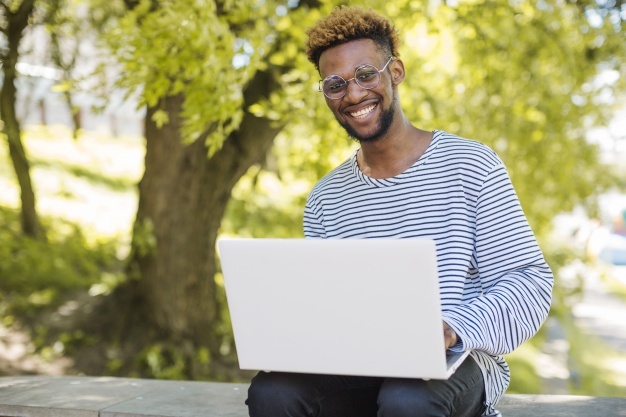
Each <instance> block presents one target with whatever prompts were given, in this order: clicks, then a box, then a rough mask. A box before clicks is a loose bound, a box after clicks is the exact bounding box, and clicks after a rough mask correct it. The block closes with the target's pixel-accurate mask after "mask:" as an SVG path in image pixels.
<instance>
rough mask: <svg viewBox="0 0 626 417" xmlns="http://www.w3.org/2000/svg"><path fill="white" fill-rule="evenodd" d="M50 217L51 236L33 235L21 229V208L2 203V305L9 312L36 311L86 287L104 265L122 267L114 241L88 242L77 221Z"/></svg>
mask: <svg viewBox="0 0 626 417" xmlns="http://www.w3.org/2000/svg"><path fill="white" fill-rule="evenodd" d="M53 220H54V221H53ZM47 222H48V223H49V224H48V226H47V227H48V233H49V235H48V241H47V242H42V241H40V240H36V239H32V238H30V237H26V236H23V235H22V234H21V233H20V230H19V219H18V215H17V213H16V212H15V211H14V210H11V209H8V208H4V207H0V276H1V277H2V280H0V295H2V302H0V309H2V311H4V313H5V314H6V315H13V314H16V315H20V316H24V315H30V314H33V313H36V312H37V311H38V310H40V309H41V308H44V307H48V306H51V305H54V304H56V303H57V302H58V301H60V299H61V297H62V296H63V294H65V293H67V292H68V291H72V290H79V289H80V290H86V289H88V288H89V287H90V286H91V285H93V284H95V283H97V282H99V280H100V278H101V273H102V271H106V270H114V269H115V268H119V260H118V259H117V258H116V256H115V252H116V248H115V242H112V241H108V242H105V241H102V242H96V243H92V244H90V243H88V242H87V241H86V239H85V237H84V236H83V234H82V232H81V231H80V229H79V228H78V227H77V226H76V225H74V224H71V223H69V222H66V221H63V220H61V219H47Z"/></svg>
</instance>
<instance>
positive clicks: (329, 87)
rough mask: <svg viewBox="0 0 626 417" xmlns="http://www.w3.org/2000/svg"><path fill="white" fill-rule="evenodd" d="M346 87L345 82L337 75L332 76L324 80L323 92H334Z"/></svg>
mask: <svg viewBox="0 0 626 417" xmlns="http://www.w3.org/2000/svg"><path fill="white" fill-rule="evenodd" d="M345 86H346V80H344V79H343V78H341V77H340V76H338V75H333V76H330V77H328V78H326V79H325V80H324V90H326V91H336V90H340V89H342V88H344V87H345Z"/></svg>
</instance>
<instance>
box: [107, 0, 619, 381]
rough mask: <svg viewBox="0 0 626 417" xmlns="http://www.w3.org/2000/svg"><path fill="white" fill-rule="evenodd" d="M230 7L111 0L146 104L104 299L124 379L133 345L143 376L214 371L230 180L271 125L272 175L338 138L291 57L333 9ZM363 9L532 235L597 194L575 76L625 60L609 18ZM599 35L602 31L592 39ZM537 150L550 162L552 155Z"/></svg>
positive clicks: (324, 151) (425, 114) (524, 5)
mask: <svg viewBox="0 0 626 417" xmlns="http://www.w3.org/2000/svg"><path fill="white" fill-rule="evenodd" d="M235 3H236V4H235ZM235 3H227V2H224V3H222V2H212V1H209V2H201V1H199V0H179V1H177V2H172V3H170V2H164V1H163V2H159V1H130V0H129V1H127V2H126V3H125V5H124V6H123V7H122V5H118V4H116V3H115V4H110V5H109V6H110V7H113V9H114V10H118V12H119V18H118V19H114V20H111V21H110V22H109V23H108V26H107V27H106V29H105V30H104V31H103V33H106V36H105V40H106V41H107V44H108V45H109V47H110V48H111V50H112V51H113V53H114V56H115V57H116V58H117V59H118V62H119V64H120V65H121V67H122V71H121V74H122V77H121V79H120V82H119V86H121V87H123V88H125V89H126V90H127V91H129V92H134V91H136V90H137V89H139V90H140V91H141V92H142V97H143V104H144V105H145V106H146V107H147V116H146V125H145V129H146V159H145V173H144V176H143V178H142V180H141V182H140V184H139V207H138V212H137V218H136V221H135V227H134V235H133V243H132V254H131V256H130V258H129V262H128V277H129V278H128V281H127V282H126V283H125V284H123V285H121V286H120V287H118V288H117V290H116V291H115V293H114V294H113V296H112V297H111V298H110V299H109V300H108V301H109V303H110V304H105V306H104V307H103V308H107V309H108V310H107V311H108V312H109V314H110V317H111V318H112V319H113V320H117V325H116V326H114V327H113V329H114V334H112V335H111V336H112V340H115V341H116V343H118V352H117V355H118V358H116V359H119V363H120V365H118V368H119V370H120V372H124V371H126V372H127V371H128V370H129V369H130V368H131V367H132V366H133V361H132V359H129V358H134V356H135V355H136V354H137V352H140V351H142V349H143V355H144V358H145V357H146V355H148V354H150V355H152V356H151V357H152V359H153V360H150V361H144V364H146V366H145V368H144V369H142V370H140V371H142V372H144V374H147V375H156V376H164V375H166V376H172V375H175V376H178V377H186V378H201V377H208V376H210V377H213V378H216V377H220V376H219V375H218V374H217V372H218V370H217V365H219V359H220V358H221V357H222V348H223V347H224V343H225V342H227V341H228V337H227V335H226V333H225V332H226V330H224V329H225V326H224V325H223V320H224V317H223V316H222V315H221V311H222V309H223V308H222V307H223V306H222V302H223V301H222V298H221V292H220V288H219V285H218V284H217V283H216V281H215V276H216V272H217V271H218V264H217V261H216V258H215V241H216V237H217V234H218V231H219V228H220V224H221V221H222V217H223V216H224V213H225V210H226V209H227V203H228V201H229V197H230V195H231V191H232V189H233V187H234V186H235V184H236V183H237V181H238V180H239V179H240V178H241V177H242V176H243V175H244V174H245V173H246V172H247V171H248V170H249V169H250V167H251V166H254V165H255V164H256V165H259V164H261V163H262V162H263V161H264V160H265V158H266V154H267V152H268V150H269V149H270V148H271V145H272V143H273V142H274V140H275V138H276V137H277V136H278V137H279V138H282V139H281V141H282V142H281V143H286V142H289V143H290V145H291V146H290V147H287V146H285V147H281V148H276V149H275V150H274V153H275V154H276V155H278V156H279V166H280V167H281V169H283V170H290V171H292V172H297V173H299V174H302V175H303V176H307V178H311V179H312V177H316V178H318V177H319V176H320V174H321V173H323V172H324V171H325V170H326V169H327V168H328V167H329V163H328V161H323V159H324V158H323V157H319V154H321V155H329V154H331V153H334V152H336V151H337V149H341V153H342V154H343V153H345V152H346V149H347V148H348V147H349V144H348V142H347V141H345V139H344V137H345V135H344V134H343V133H341V132H339V129H338V128H337V127H336V123H334V121H333V120H332V116H331V115H330V112H328V111H327V110H326V109H324V108H323V107H324V106H323V104H322V101H323V98H322V97H321V95H320V94H318V93H316V92H315V91H314V90H313V85H314V84H315V80H316V79H317V74H314V73H313V71H312V68H311V66H310V64H309V63H308V62H305V60H304V56H303V53H302V47H303V45H304V41H305V34H304V28H305V27H307V26H310V25H311V24H312V23H313V22H314V21H315V20H316V19H317V18H318V17H320V16H321V15H322V14H326V13H327V12H328V11H329V10H330V8H331V7H332V5H333V4H332V3H325V2H319V3H318V2H305V1H301V2H286V3H281V2H260V3H259V2H247V1H242V2H235ZM368 4H369V5H372V6H374V7H375V6H379V8H380V10H382V11H384V12H385V13H386V14H387V15H389V16H390V17H392V19H394V20H395V21H396V23H397V25H398V27H399V28H400V29H401V31H402V32H403V33H404V34H405V41H406V46H404V47H403V50H402V54H403V56H402V58H403V60H404V61H405V64H406V66H407V68H409V74H408V77H407V81H406V83H405V84H404V86H403V87H402V91H401V93H402V99H403V100H404V102H405V103H404V104H405V105H404V107H405V109H407V114H408V116H409V117H410V118H411V119H412V120H413V121H414V122H415V123H416V124H418V125H420V126H421V127H425V128H430V127H432V128H444V129H446V130H449V131H452V132H454V133H459V134H462V135H463V136H468V137H473V138H476V139H479V140H482V141H484V142H487V143H488V144H490V145H492V146H493V147H494V148H495V149H496V150H498V151H499V152H500V153H501V154H502V156H503V158H504V159H505V161H506V163H507V166H508V167H509V170H510V172H511V176H512V177H513V180H514V182H515V185H516V187H517V189H518V191H519V193H520V197H521V199H522V201H523V204H524V205H525V207H526V208H527V212H528V213H527V214H528V216H529V218H530V221H531V224H532V225H533V226H534V227H535V228H536V229H537V230H539V231H540V232H541V234H545V231H546V230H547V229H548V228H549V224H548V220H549V219H550V218H551V217H552V216H554V215H556V214H557V213H559V212H561V211H565V210H568V209H570V208H571V207H573V205H574V204H577V203H580V202H581V201H584V200H585V199H587V198H589V197H590V196H592V195H593V193H594V189H593V188H592V186H593V185H594V184H606V186H608V185H609V181H606V180H605V179H604V178H603V177H602V175H603V173H604V172H603V170H602V167H601V165H599V163H598V161H597V157H596V150H595V148H594V147H593V146H591V145H589V144H587V143H586V142H585V141H584V138H583V135H582V131H583V127H584V126H583V123H582V122H581V120H583V119H585V123H594V122H595V121H597V120H601V119H602V116H603V112H604V110H603V109H599V108H597V107H595V106H592V103H593V100H594V99H596V98H597V97H598V94H599V92H598V91H596V90H594V89H588V88H587V87H585V85H586V83H591V82H593V80H594V77H595V76H596V75H597V74H598V73H599V71H601V69H602V68H601V67H600V65H601V63H602V64H603V65H612V67H611V68H613V69H614V70H615V71H624V69H623V68H622V67H619V64H617V63H615V62H613V63H612V64H611V62H612V61H611V57H613V56H619V55H618V52H620V51H623V42H621V43H620V41H619V39H621V37H623V30H622V29H621V21H620V24H619V25H596V26H593V25H591V26H590V25H589V24H588V15H587V14H585V13H583V12H581V10H580V9H579V4H577V3H564V4H559V5H556V6H550V7H548V6H547V5H545V4H544V3H541V4H540V3H539V2H535V1H530V0H528V1H520V2H511V3H509V2H497V1H490V0H487V1H484V2H471V3H470V2H458V4H457V3H454V4H452V3H450V5H446V4H437V3H433V2H426V1H425V2H414V1H411V2H408V1H400V2H393V3H388V2H387V3H384V4H383V2H381V4H374V3H368ZM587 7H589V8H591V9H593V5H590V6H587ZM163 28H168V30H163ZM599 36H603V37H604V38H605V39H606V41H605V42H602V43H600V44H598V42H599V41H598V40H597V37H599ZM546 37H548V38H550V39H551V40H553V42H554V44H552V43H551V42H546V41H545V39H546ZM571 39H575V41H571ZM594 42H595V43H594ZM546 43H548V45H547V47H546V45H545V44H546ZM594 45H595V47H594ZM607 62H608V63H609V64H606V63H607ZM583 63H584V64H583ZM572 64H581V65H580V68H575V69H572ZM529 82H532V88H529V87H528V84H527V83H529ZM524 83H526V84H524ZM610 88H616V86H610ZM585 100H586V101H585ZM583 102H584V103H583ZM581 103H582V104H581ZM587 104H588V105H587ZM293 109H297V110H298V112H297V115H298V117H294V113H295V112H294V111H293ZM279 134H280V135H279ZM297 146H302V148H301V149H304V148H305V147H306V149H307V151H306V152H308V153H307V157H306V158H303V157H302V156H301V155H300V157H297V158H295V157H293V156H294V155H297V154H298V148H297ZM550 154H552V155H554V154H559V155H562V156H563V160H562V161H561V164H560V166H557V165H556V164H554V163H553V162H550V160H549V159H548V156H549V155H550ZM281 156H289V157H292V158H291V159H290V160H285V158H280V157H281ZM308 156H310V157H308ZM303 159H304V160H303ZM296 161H297V162H296ZM296 164H297V165H296ZM311 172H313V173H314V174H311ZM570 177H573V178H575V180H570V179H569V178H570ZM563 179H566V180H567V181H564V180H563ZM246 203H247V204H248V205H249V206H252V207H254V202H253V201H250V198H248V199H247V201H246ZM230 208H231V213H235V212H237V213H239V214H240V215H242V216H246V220H247V221H251V220H253V219H254V218H255V216H257V218H258V217H261V218H263V217H262V216H263V215H266V214H267V212H261V211H259V212H256V213H255V212H254V211H249V210H245V209H244V210H240V208H241V200H239V201H238V200H235V201H233V202H232V204H231V206H230ZM529 208H530V210H529ZM242 213H243V214H242ZM268 218H269V217H265V218H264V219H266V220H267V219H268ZM266 220H265V221H266ZM237 224H241V223H237V222H231V227H233V226H235V227H236V225H237ZM273 226H274V225H273V224H271V225H268V224H266V225H265V229H264V230H265V231H266V232H267V230H273V229H272V227H273ZM235 231H236V230H235ZM253 233H254V232H253ZM155 352H156V353H155ZM155 358H156V359H155ZM155 363H157V365H158V366H156V365H155ZM157 368H158V369H157ZM164 370H167V371H164Z"/></svg>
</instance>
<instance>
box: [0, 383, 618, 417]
mask: <svg viewBox="0 0 626 417" xmlns="http://www.w3.org/2000/svg"><path fill="white" fill-rule="evenodd" d="M247 386H248V385H247V384H231V383H217V382H194V381H162V380H148V379H132V378H111V377H69V376H66V377H43V376H42V377H37V376H33V377H4V378H0V416H5V417H245V416H247V415H248V413H247V408H246V406H245V404H244V400H245V398H246V390H247ZM497 408H498V409H499V410H500V411H501V412H502V414H503V416H504V417H532V416H551V417H596V416H599V417H626V398H601V397H600V398H599V397H585V396H572V395H505V396H504V398H503V400H502V401H501V402H500V404H498V407H497Z"/></svg>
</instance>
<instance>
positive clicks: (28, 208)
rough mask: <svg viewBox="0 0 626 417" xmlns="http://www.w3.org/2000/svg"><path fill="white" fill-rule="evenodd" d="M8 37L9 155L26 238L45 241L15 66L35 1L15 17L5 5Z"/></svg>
mask: <svg viewBox="0 0 626 417" xmlns="http://www.w3.org/2000/svg"><path fill="white" fill-rule="evenodd" d="M3 8H4V14H5V18H6V28H3V31H4V33H5V35H6V37H7V48H6V49H5V51H4V53H3V54H2V72H3V75H4V81H3V83H2V88H1V89H0V116H1V117H2V121H3V123H4V126H3V131H4V133H5V135H6V137H7V141H8V142H9V155H10V157H11V161H12V163H13V168H14V169H15V174H16V176H17V181H18V184H19V187H20V191H21V203H22V213H21V214H22V230H23V232H24V234H25V235H27V236H32V237H34V238H40V239H43V238H45V236H44V232H43V229H42V227H41V224H40V223H39V217H38V215H37V210H36V202H35V193H34V191H33V186H32V182H31V179H30V165H29V163H28V158H27V157H26V151H25V150H24V145H23V144H22V137H21V129H20V124H19V121H18V119H17V116H16V113H15V98H16V88H15V80H16V78H17V72H16V69H15V66H16V64H17V59H18V57H19V49H18V48H19V44H20V41H21V39H22V34H23V31H24V29H25V28H26V26H27V25H28V19H29V17H30V15H31V14H32V12H33V8H34V0H25V1H24V2H23V3H22V4H21V5H20V7H19V9H18V10H17V12H15V13H13V12H11V11H10V10H9V8H8V7H7V6H5V5H4V4H3Z"/></svg>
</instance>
